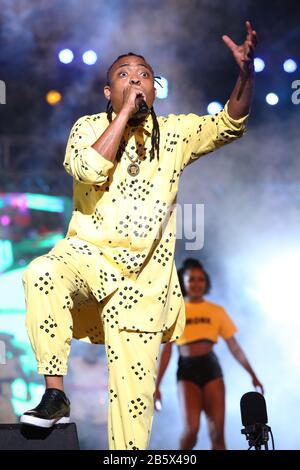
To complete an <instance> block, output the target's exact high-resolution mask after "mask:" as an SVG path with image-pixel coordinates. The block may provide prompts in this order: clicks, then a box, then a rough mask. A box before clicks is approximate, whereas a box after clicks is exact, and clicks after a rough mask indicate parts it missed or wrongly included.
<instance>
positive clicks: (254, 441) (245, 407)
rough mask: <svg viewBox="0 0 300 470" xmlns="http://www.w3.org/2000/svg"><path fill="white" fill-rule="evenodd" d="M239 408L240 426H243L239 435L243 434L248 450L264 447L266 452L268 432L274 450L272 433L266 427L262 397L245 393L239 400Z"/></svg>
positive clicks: (268, 427) (264, 405)
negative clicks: (247, 443)
mask: <svg viewBox="0 0 300 470" xmlns="http://www.w3.org/2000/svg"><path fill="white" fill-rule="evenodd" d="M240 407H241V418H242V424H243V426H245V428H244V429H242V430H241V433H242V434H245V436H246V439H247V440H248V442H249V445H250V447H249V450H250V449H251V447H255V450H260V448H261V446H262V445H264V446H265V450H268V440H269V432H270V433H271V437H272V444H273V449H274V440H273V435H272V431H271V428H270V426H268V425H267V422H268V415H267V407H266V401H265V399H264V396H263V395H262V394H261V393H258V392H248V393H245V395H243V396H242V398H241V402H240Z"/></svg>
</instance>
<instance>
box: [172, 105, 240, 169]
mask: <svg viewBox="0 0 300 470" xmlns="http://www.w3.org/2000/svg"><path fill="white" fill-rule="evenodd" d="M248 117H249V114H247V115H246V116H243V117H242V118H240V119H233V118H232V117H231V116H230V115H229V114H228V101H227V103H226V104H225V106H224V108H223V109H222V110H221V111H220V112H218V113H216V114H214V115H209V114H208V115H203V116H198V115H197V114H193V113H190V114H182V115H178V118H179V122H178V124H179V126H178V128H179V129H180V131H179V132H180V134H181V142H182V158H183V161H182V163H183V166H186V165H188V164H190V163H192V162H193V161H195V160H197V159H198V158H199V157H201V156H202V155H206V154H207V153H210V152H213V151H214V150H216V149H218V148H220V147H222V146H223V145H226V144H229V143H230V142H233V141H234V140H236V139H238V138H240V137H242V135H243V134H244V133H245V131H246V123H247V120H248Z"/></svg>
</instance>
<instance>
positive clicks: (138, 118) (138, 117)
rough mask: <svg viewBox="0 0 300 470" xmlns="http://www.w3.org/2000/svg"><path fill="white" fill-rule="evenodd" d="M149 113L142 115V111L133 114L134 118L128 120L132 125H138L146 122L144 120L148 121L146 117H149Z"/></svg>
mask: <svg viewBox="0 0 300 470" xmlns="http://www.w3.org/2000/svg"><path fill="white" fill-rule="evenodd" d="M148 114H149V113H141V112H140V111H137V112H136V113H135V114H133V116H131V118H130V119H128V122H129V123H130V124H131V123H132V124H136V123H137V124H138V123H140V122H142V121H144V119H146V117H147V116H148Z"/></svg>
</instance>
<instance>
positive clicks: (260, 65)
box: [254, 57, 266, 72]
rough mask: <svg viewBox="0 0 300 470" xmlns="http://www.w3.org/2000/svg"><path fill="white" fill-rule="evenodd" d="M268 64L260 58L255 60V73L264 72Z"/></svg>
mask: <svg viewBox="0 0 300 470" xmlns="http://www.w3.org/2000/svg"><path fill="white" fill-rule="evenodd" d="M265 66H266V64H265V62H264V61H263V60H262V59H261V58H260V57H255V59H254V70H255V72H262V71H263V69H264V68H265Z"/></svg>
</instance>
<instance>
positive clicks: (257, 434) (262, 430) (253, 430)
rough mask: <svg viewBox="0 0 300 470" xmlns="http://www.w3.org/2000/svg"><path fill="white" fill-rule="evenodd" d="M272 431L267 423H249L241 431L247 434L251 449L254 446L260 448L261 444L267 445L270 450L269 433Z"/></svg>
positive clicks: (256, 448)
mask: <svg viewBox="0 0 300 470" xmlns="http://www.w3.org/2000/svg"><path fill="white" fill-rule="evenodd" d="M270 432H271V428H270V426H268V425H267V424H260V423H256V424H249V425H248V426H245V427H244V429H241V433H242V434H244V435H245V436H246V439H247V441H248V443H249V446H250V447H249V450H250V449H251V448H252V447H254V448H255V450H260V449H261V446H265V450H268V441H269V433H270Z"/></svg>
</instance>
